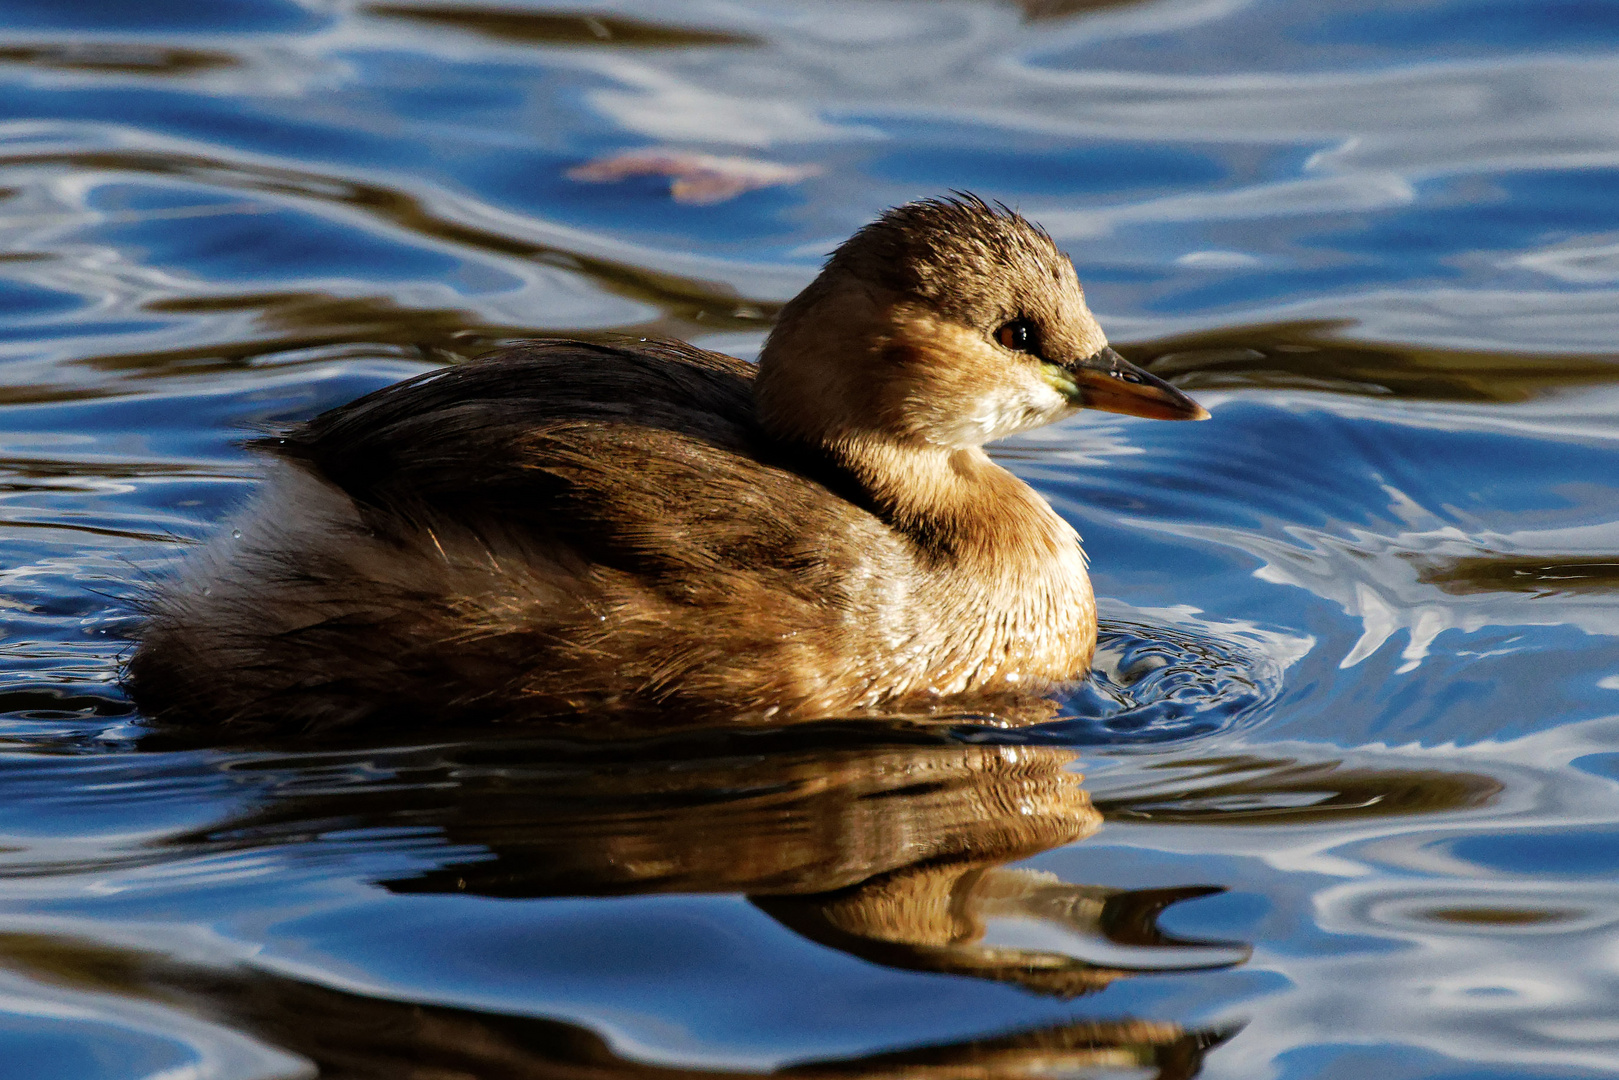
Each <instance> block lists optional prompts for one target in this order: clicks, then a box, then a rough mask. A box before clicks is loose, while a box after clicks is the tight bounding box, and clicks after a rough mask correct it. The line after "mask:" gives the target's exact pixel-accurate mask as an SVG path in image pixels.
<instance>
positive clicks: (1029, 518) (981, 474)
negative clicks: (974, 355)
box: [828, 435, 1078, 580]
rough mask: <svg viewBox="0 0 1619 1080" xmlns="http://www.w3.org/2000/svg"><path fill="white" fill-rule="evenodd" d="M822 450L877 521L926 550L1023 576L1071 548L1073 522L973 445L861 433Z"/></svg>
mask: <svg viewBox="0 0 1619 1080" xmlns="http://www.w3.org/2000/svg"><path fill="white" fill-rule="evenodd" d="M828 450H829V451H830V454H831V456H832V458H833V459H834V460H835V461H836V462H837V463H838V464H839V465H840V466H841V467H842V468H843V469H844V470H845V471H846V472H847V473H849V474H850V475H852V476H853V477H854V478H855V479H856V480H857V481H858V483H859V484H860V486H861V488H862V489H863V490H864V491H865V493H866V496H867V498H868V499H869V501H870V504H871V505H872V507H873V508H874V509H876V510H877V512H878V513H879V514H880V515H881V516H882V517H883V518H884V520H886V521H887V522H888V523H889V524H890V525H891V526H892V527H893V528H895V529H896V530H898V531H900V532H902V533H904V534H905V535H907V536H909V537H910V538H911V539H912V540H913V541H914V542H915V543H916V544H917V545H918V547H919V548H921V549H922V550H923V551H924V552H926V553H927V554H929V555H930V556H933V557H936V558H938V559H941V560H944V561H946V562H948V563H951V564H954V565H957V566H960V567H961V568H962V569H965V570H968V571H969V572H972V573H975V574H979V575H984V574H986V573H992V572H993V573H995V574H997V575H999V574H1007V573H1010V574H1012V575H1014V576H1016V577H1018V578H1021V579H1023V580H1028V579H1029V578H1030V577H1031V576H1034V575H1036V574H1037V573H1038V571H1039V570H1041V569H1048V568H1051V567H1053V566H1054V564H1063V563H1066V562H1068V561H1069V559H1070V558H1072V557H1074V556H1076V555H1077V551H1078V537H1077V536H1076V535H1075V533H1074V531H1073V529H1071V528H1070V527H1069V526H1068V524H1067V523H1066V522H1064V521H1063V520H1062V519H1061V518H1060V517H1058V516H1057V514H1056V512H1055V511H1053V510H1052V509H1051V507H1050V505H1048V504H1047V503H1046V501H1045V500H1044V499H1042V498H1041V497H1040V496H1039V495H1038V494H1036V493H1035V492H1034V490H1033V489H1032V488H1030V487H1029V486H1028V485H1027V484H1025V483H1024V482H1023V481H1021V480H1019V479H1018V478H1017V477H1015V476H1013V475H1012V474H1011V473H1009V472H1007V471H1006V470H1005V469H1003V468H1001V467H1000V466H999V465H996V464H995V463H994V462H993V461H991V460H990V459H989V456H988V455H987V454H985V453H984V451H983V450H981V449H979V448H978V447H969V448H966V449H953V448H950V447H943V446H936V445H933V444H931V443H920V442H915V441H904V442H899V441H889V440H884V439H881V438H879V437H872V436H864V435H863V436H859V437H853V438H848V439H845V440H838V441H836V442H834V443H833V444H832V445H831V446H829V447H828ZM1031 571H1032V572H1033V573H1032V574H1031Z"/></svg>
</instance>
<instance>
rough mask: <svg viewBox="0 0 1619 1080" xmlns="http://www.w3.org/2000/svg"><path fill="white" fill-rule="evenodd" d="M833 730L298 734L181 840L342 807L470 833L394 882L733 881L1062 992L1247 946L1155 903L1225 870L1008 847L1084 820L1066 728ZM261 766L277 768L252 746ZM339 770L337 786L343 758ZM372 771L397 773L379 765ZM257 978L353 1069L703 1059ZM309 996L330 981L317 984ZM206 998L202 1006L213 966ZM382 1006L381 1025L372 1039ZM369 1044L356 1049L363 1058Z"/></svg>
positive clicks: (840, 945)
mask: <svg viewBox="0 0 1619 1080" xmlns="http://www.w3.org/2000/svg"><path fill="white" fill-rule="evenodd" d="M835 734H836V736H837V738H838V739H839V744H838V745H835V746H834V745H815V742H816V740H817V738H818V737H819V738H820V739H821V741H822V742H823V743H825V742H826V739H825V735H826V733H825V732H820V731H817V730H814V729H808V730H806V729H799V730H794V731H789V732H775V733H771V734H768V735H767V734H762V733H761V734H754V735H748V736H738V735H735V734H726V735H724V736H717V737H716V739H717V740H718V741H715V742H709V743H704V741H703V740H702V739H701V738H688V739H686V740H685V742H684V744H676V743H673V742H671V741H670V740H668V739H664V740H661V741H660V742H658V743H642V744H614V745H612V746H602V745H597V746H595V747H586V748H579V747H574V748H571V749H568V748H564V747H562V746H561V745H559V744H558V743H556V742H551V741H534V740H524V741H522V742H511V741H495V742H491V741H490V740H489V739H488V738H487V737H483V738H481V739H479V740H477V741H473V742H468V743H465V744H458V745H454V746H451V747H448V748H446V747H444V746H437V747H433V748H431V749H418V750H390V751H384V752H382V753H381V754H380V755H379V754H377V753H366V754H361V755H349V754H337V755H334V756H332V757H330V758H326V759H325V760H324V761H322V760H320V759H319V758H317V759H314V760H312V759H311V757H310V755H309V754H308V753H307V752H304V753H301V754H300V755H299V759H298V761H297V768H298V769H300V770H304V771H306V777H307V779H302V780H301V779H300V778H299V777H298V776H297V775H296V774H293V775H290V776H287V777H278V778H277V782H276V783H275V784H274V785H273V787H274V790H275V791H276V793H277V794H276V798H275V801H274V802H272V803H270V804H269V805H266V806H262V807H261V808H260V809H258V810H257V811H256V812H254V813H253V814H251V815H250V816H246V817H243V818H240V819H237V820H234V821H231V822H228V823H224V824H222V825H220V826H219V827H216V828H213V829H210V830H208V832H206V833H204V834H198V835H193V836H190V837H187V838H184V839H183V840H182V841H180V842H182V843H184V844H186V845H187V846H188V847H192V848H193V849H194V848H196V847H198V846H200V847H203V848H215V849H220V848H224V849H232V848H250V847H258V846H261V845H265V844H275V843H281V842H284V841H286V840H288V839H289V838H291V837H294V836H307V835H309V834H310V833H311V832H314V831H320V830H322V829H324V828H329V827H330V826H331V823H332V822H333V821H338V820H340V821H342V822H344V823H345V833H346V835H349V836H352V835H354V833H353V832H352V828H353V827H354V826H360V827H367V826H371V827H386V826H388V825H390V824H393V825H397V824H399V823H401V822H405V821H408V822H410V823H411V824H412V825H415V826H420V825H422V824H424V823H432V824H436V825H437V826H438V827H439V828H440V829H441V830H442V833H443V839H444V841H445V842H446V843H447V844H449V845H454V846H455V847H456V848H460V849H464V848H465V847H467V846H474V847H476V848H477V849H479V854H478V855H476V856H474V857H471V858H467V859H463V860H459V861H456V862H453V863H448V864H445V865H441V866H440V867H439V868H438V869H435V870H432V871H430V872H427V873H424V874H422V875H420V876H415V877H410V878H405V879H399V880H391V881H386V882H382V883H381V884H382V885H383V886H384V887H386V888H388V889H389V890H391V891H394V892H400V893H459V894H477V895H483V896H491V897H506V898H530V897H562V896H569V897H588V896H622V895H628V894H646V893H742V894H745V895H746V896H748V898H749V899H750V900H751V902H752V903H753V904H754V905H755V906H756V907H758V908H759V909H760V910H762V911H764V912H765V913H767V914H768V915H770V916H771V917H773V918H774V919H776V920H777V921H778V922H780V923H781V924H783V925H784V926H786V927H788V928H790V929H792V930H794V931H796V932H798V933H799V934H802V935H803V936H805V937H807V938H810V939H812V940H814V941H817V942H819V943H821V944H823V945H827V946H830V947H832V948H835V949H839V950H842V951H844V952H846V953H849V954H852V955H854V956H857V957H861V958H863V959H865V960H867V961H870V962H873V963H877V964H881V965H885V966H888V967H891V968H898V969H906V970H913V971H925V972H933V973H943V974H950V975H957V976H969V977H974V978H981V979H990V980H995V981H998V982H1002V983H1008V984H1013V985H1016V986H1019V987H1021V988H1023V989H1025V990H1028V991H1031V992H1034V993H1037V994H1041V995H1052V996H1058V997H1063V998H1067V997H1073V996H1076V995H1080V994H1085V993H1089V992H1092V991H1095V990H1098V989H1100V988H1102V987H1105V986H1107V985H1108V984H1109V983H1111V982H1113V981H1114V980H1117V979H1120V978H1124V977H1127V976H1129V975H1131V974H1133V973H1136V972H1139V971H1158V972H1162V971H1166V970H1187V969H1203V968H1214V967H1225V966H1230V965H1233V964H1237V963H1241V962H1242V961H1243V960H1244V959H1245V958H1246V956H1247V948H1246V947H1245V946H1242V945H1239V944H1231V943H1219V942H1197V941H1185V940H1180V939H1177V938H1174V937H1172V936H1170V935H1168V934H1166V933H1164V932H1163V931H1161V930H1160V929H1159V928H1158V926H1157V923H1156V918H1157V915H1158V913H1159V912H1160V911H1162V910H1163V909H1164V908H1165V907H1167V906H1168V905H1170V904H1172V903H1174V902H1176V901H1178V900H1182V899H1187V898H1192V897H1197V896H1203V895H1206V894H1208V893H1211V892H1217V891H1219V890H1218V889H1215V888H1211V887H1208V886H1201V885H1197V886H1189V887H1185V888H1179V889H1157V890H1135V891H1132V890H1121V889H1111V888H1104V887H1099V886H1095V885H1086V884H1074V883H1069V882H1065V881H1062V880H1060V879H1059V878H1058V877H1057V876H1055V875H1054V874H1051V873H1049V872H1045V871H1041V870H1035V869H1029V868H1022V867H1015V866H1010V865H1007V864H1009V863H1012V862H1015V861H1016V860H1020V859H1025V858H1029V857H1031V856H1034V855H1037V854H1039V853H1040V852H1043V851H1046V850H1049V849H1051V848H1054V847H1057V846H1060V845H1063V844H1069V843H1073V842H1076V841H1080V840H1083V839H1084V838H1086V837H1088V836H1089V835H1091V834H1092V833H1093V832H1095V831H1096V829H1097V828H1098V827H1099V825H1100V823H1101V816H1100V814H1098V813H1097V811H1096V810H1095V809H1094V808H1093V807H1092V805H1091V802H1090V799H1089V797H1088V796H1087V794H1086V792H1085V791H1084V789H1083V788H1082V787H1081V777H1080V776H1079V775H1078V774H1077V773H1076V772H1074V771H1073V768H1072V766H1073V765H1074V763H1075V759H1076V757H1077V755H1076V753H1075V752H1074V751H1072V750H1068V749H1063V748H1057V747H1045V746H992V745H962V744H959V743H950V742H947V741H943V740H940V739H936V738H932V737H928V736H925V735H921V734H916V733H912V735H911V737H912V738H913V740H914V741H913V743H912V744H910V745H904V744H900V745H894V744H890V743H881V744H878V745H865V746H850V745H849V743H848V741H847V740H848V736H849V734H850V733H849V732H848V731H847V730H846V729H845V730H840V731H838V732H836V733H835ZM789 739H790V740H791V743H790V744H785V745H784V740H789ZM866 739H867V741H868V743H869V742H870V741H871V739H872V736H871V734H870V733H869V732H868V733H867V734H866ZM289 764H290V763H289ZM256 767H258V768H264V767H270V768H273V769H275V770H276V771H279V768H280V767H279V766H277V765H275V763H274V762H264V761H262V760H261V761H260V762H259V763H258V764H257V766H256ZM348 767H352V768H353V777H354V782H353V783H352V784H349V783H345V782H343V781H342V779H341V777H342V776H343V775H344V770H345V769H346V768H348ZM379 769H380V770H381V771H382V772H383V773H384V774H385V775H390V776H391V780H390V781H389V782H386V783H382V784H379V783H377V779H378V772H379ZM1006 927H1015V928H1016V931H1015V932H1014V933H1011V934H1010V935H1007V936H1010V937H1011V938H1015V939H1016V940H1017V941H1018V942H1022V943H1024V944H1015V943H1013V944H1000V943H997V933H996V931H997V929H998V928H1006ZM1029 942H1033V943H1034V944H1032V945H1031V944H1027V943H1029ZM252 980H253V982H254V989H253V990H252V992H247V991H246V990H244V991H242V992H241V993H240V994H237V995H235V996H234V998H233V1000H235V1001H236V1002H237V1005H236V1006H235V1007H234V1010H233V1011H236V1012H237V1013H238V1014H239V1022H240V1023H241V1024H242V1026H244V1027H247V1028H249V1029H250V1030H254V1031H255V1032H257V1033H258V1034H260V1035H261V1036H263V1037H268V1038H269V1039H271V1040H272V1041H274V1042H276V1043H278V1044H280V1045H282V1046H284V1047H286V1048H287V1049H290V1050H294V1051H296V1052H298V1053H300V1054H303V1055H305V1056H307V1057H310V1058H312V1059H314V1060H316V1061H328V1062H333V1063H336V1062H338V1061H340V1060H341V1061H342V1062H343V1068H344V1069H345V1070H348V1071H345V1072H344V1075H350V1074H352V1075H383V1073H382V1072H377V1071H376V1069H379V1068H381V1069H384V1071H385V1070H386V1067H387V1066H386V1065H385V1064H379V1063H388V1062H391V1063H393V1064H394V1065H398V1063H400V1062H402V1061H407V1060H415V1061H423V1060H434V1061H438V1062H441V1063H442V1067H449V1066H450V1065H451V1064H452V1063H453V1064H454V1066H455V1067H457V1068H463V1069H470V1070H476V1069H479V1068H488V1067H491V1066H492V1065H493V1064H494V1063H495V1062H496V1061H498V1063H499V1065H500V1068H501V1069H502V1073H501V1075H511V1076H529V1075H534V1076H539V1075H545V1076H601V1077H608V1076H626V1077H629V1076H636V1077H640V1076H646V1077H653V1076H668V1077H671V1078H674V1077H682V1078H684V1077H695V1076H707V1075H710V1074H709V1073H707V1072H701V1071H691V1070H684V1069H674V1068H666V1067H661V1066H652V1065H648V1064H644V1063H638V1062H635V1061H631V1060H627V1059H624V1058H621V1057H619V1056H617V1055H615V1054H614V1053H613V1051H611V1050H610V1049H609V1048H608V1047H607V1044H606V1043H605V1042H604V1041H603V1040H602V1039H601V1038H600V1037H599V1036H597V1035H596V1034H595V1033H593V1032H589V1031H586V1030H584V1029H581V1028H577V1027H574V1026H572V1025H569V1024H564V1023H561V1022H557V1021H539V1020H519V1019H515V1018H504V1017H502V1018H496V1017H489V1016H485V1015H483V1014H479V1013H473V1012H466V1011H461V1010H454V1009H443V1008H426V1009H422V1008H417V1007H414V1006H408V1007H407V1006H401V1005H399V1004H396V1003H387V1002H382V1001H376V1000H371V999H366V998H362V997H359V996H357V995H352V994H340V993H338V992H336V991H331V990H326V989H320V988H313V987H309V986H306V985H303V984H297V983H293V982H291V981H288V980H284V979H282V978H281V977H279V976H271V975H267V974H264V975H258V974H256V975H254V976H252ZM174 981H178V980H174ZM216 982H217V980H216ZM266 988H270V989H268V990H267V989H266ZM226 996H227V997H231V995H226ZM311 997H319V998H322V999H323V1001H322V1003H321V1004H319V1005H318V1007H314V1003H312V1002H310V1001H307V1000H305V999H309V998H311ZM328 997H329V998H331V999H332V1000H331V1001H324V999H325V998H328ZM207 1000H208V1001H209V1002H211V1003H212V1004H211V1006H210V1007H211V1008H217V1006H218V1002H219V1000H220V991H219V989H218V987H217V986H215V987H214V988H213V989H211V990H210V991H209V994H208V997H207ZM294 1001H296V1002H298V1003H299V1004H298V1005H297V1007H296V1008H294V1007H293V1005H292V1002H294ZM294 1016H296V1017H297V1019H296V1022H293V1017H294ZM314 1017H319V1018H322V1019H315V1020H313V1022H312V1021H311V1018H314ZM379 1025H385V1027H386V1031H387V1036H386V1038H385V1039H384V1038H378V1037H377V1036H376V1032H377V1031H378V1030H379ZM365 1032H370V1033H371V1035H370V1036H367V1035H366V1034H365ZM1221 1038H1223V1035H1222V1033H1218V1032H1212V1031H1201V1032H1198V1031H1187V1030H1185V1029H1183V1028H1182V1027H1181V1026H1179V1025H1177V1024H1173V1023H1163V1022H1156V1021H1143V1020H1137V1019H1132V1018H1122V1019H1118V1020H1104V1021H1084V1022H1077V1023H1070V1024H1064V1025H1059V1026H1055V1027H1047V1028H1039V1029H1034V1030H1028V1031H1023V1032H1016V1033H1011V1034H1007V1035H1003V1036H1000V1037H995V1038H988V1039H974V1040H968V1041H963V1042H959V1043H951V1044H948V1045H934V1046H927V1047H915V1048H909V1049H904V1050H899V1051H892V1052H885V1053H882V1054H879V1055H875V1056H871V1057H863V1058H858V1059H847V1060H845V1059H840V1060H836V1061H832V1060H828V1061H817V1062H806V1063H803V1064H799V1065H795V1066H793V1067H792V1068H790V1069H787V1070H785V1071H784V1072H783V1073H782V1074H781V1075H792V1076H819V1075H827V1076H832V1075H838V1076H892V1075H904V1076H914V1077H946V1076H949V1077H957V1076H989V1075H996V1076H1000V1075H1048V1074H1051V1073H1065V1072H1071V1071H1073V1070H1075V1069H1088V1068H1094V1067H1119V1066H1129V1067H1151V1068H1155V1069H1157V1075H1159V1076H1163V1077H1182V1076H1191V1075H1194V1074H1195V1072H1196V1071H1197V1069H1198V1066H1199V1062H1200V1061H1201V1059H1202V1056H1203V1054H1204V1052H1205V1051H1206V1050H1207V1048H1208V1047H1210V1046H1212V1045H1215V1044H1216V1043H1218V1042H1219V1041H1220V1040H1221ZM362 1047H365V1048H367V1049H364V1050H363V1051H362V1049H361V1048H362ZM491 1055H493V1056H491ZM362 1059H363V1060H364V1061H365V1062H369V1063H370V1064H368V1065H366V1066H365V1067H364V1068H362V1067H360V1065H359V1064H357V1063H359V1062H360V1061H361V1060H362ZM334 1067H335V1065H334ZM367 1069H370V1071H367ZM389 1075H400V1074H397V1073H393V1074H389ZM405 1075H408V1073H407V1074H405ZM714 1075H725V1076H732V1077H738V1076H743V1075H746V1074H740V1073H734V1072H726V1073H723V1074H714Z"/></svg>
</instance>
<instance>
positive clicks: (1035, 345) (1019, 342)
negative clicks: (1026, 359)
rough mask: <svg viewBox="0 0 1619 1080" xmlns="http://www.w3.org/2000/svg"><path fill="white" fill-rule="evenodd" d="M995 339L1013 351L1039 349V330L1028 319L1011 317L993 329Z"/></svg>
mask: <svg viewBox="0 0 1619 1080" xmlns="http://www.w3.org/2000/svg"><path fill="white" fill-rule="evenodd" d="M995 340H996V341H998V342H1000V343H1001V344H1002V345H1003V346H1005V347H1006V348H1008V349H1011V350H1012V351H1013V352H1026V353H1037V352H1039V351H1040V332H1039V331H1038V330H1036V329H1035V328H1034V324H1033V323H1032V322H1030V321H1029V320H1028V319H1013V320H1012V321H1011V322H1009V323H1007V324H1006V325H1005V326H1003V327H1001V328H1000V329H999V330H997V331H995Z"/></svg>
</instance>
